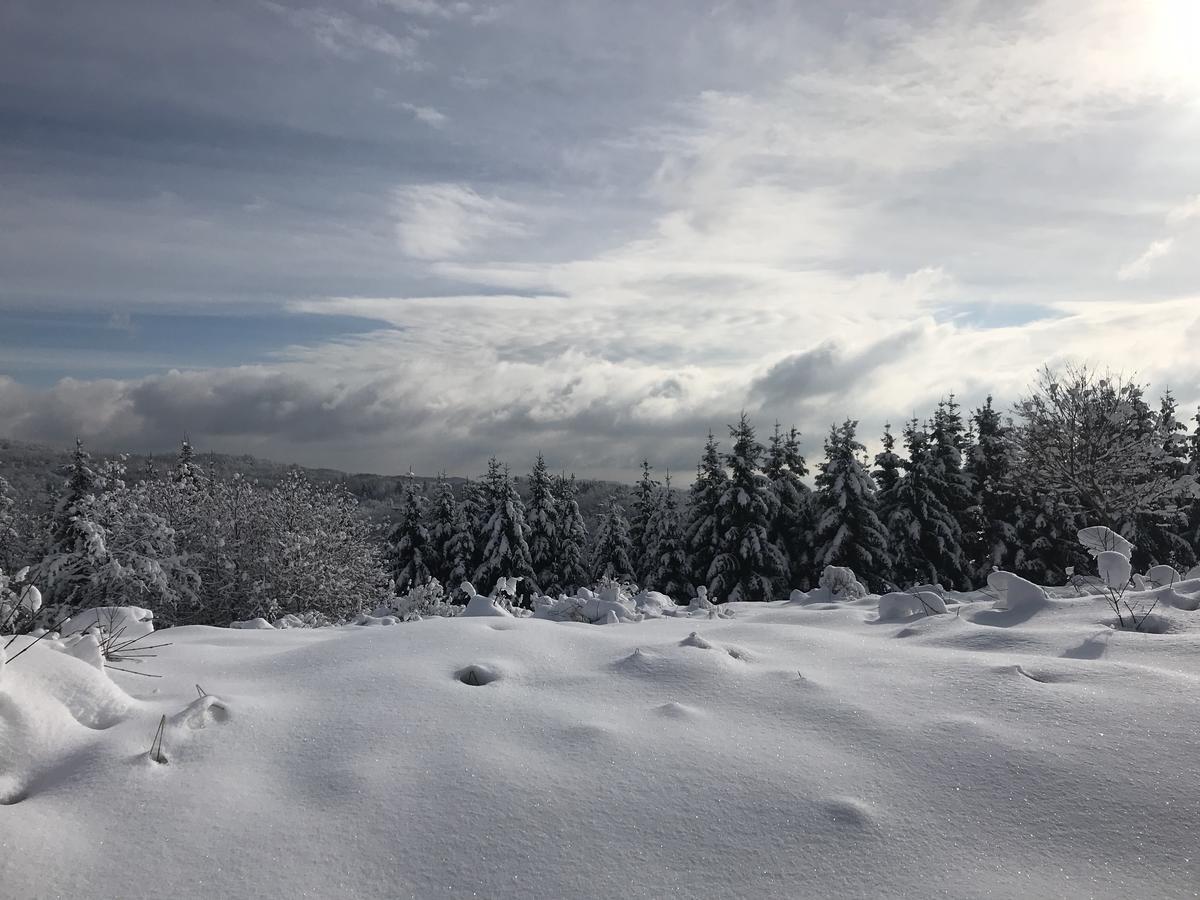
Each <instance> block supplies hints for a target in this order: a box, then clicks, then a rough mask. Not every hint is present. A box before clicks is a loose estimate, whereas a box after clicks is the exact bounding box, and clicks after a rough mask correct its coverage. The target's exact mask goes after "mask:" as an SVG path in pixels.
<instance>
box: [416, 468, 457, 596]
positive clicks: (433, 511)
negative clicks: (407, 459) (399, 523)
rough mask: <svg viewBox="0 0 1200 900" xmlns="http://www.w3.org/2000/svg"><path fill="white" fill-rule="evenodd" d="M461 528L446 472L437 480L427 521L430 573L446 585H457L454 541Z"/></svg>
mask: <svg viewBox="0 0 1200 900" xmlns="http://www.w3.org/2000/svg"><path fill="white" fill-rule="evenodd" d="M459 525H460V516H459V504H458V500H457V499H456V498H455V496H454V485H452V484H451V483H450V482H449V481H448V480H447V479H446V475H445V473H444V472H443V473H442V474H440V475H439V476H438V480H437V485H436V487H434V490H433V499H432V501H431V502H430V504H429V509H428V519H427V521H426V530H427V531H428V532H429V549H428V551H427V552H426V554H425V558H426V563H427V565H428V566H429V571H430V572H431V573H432V574H433V577H434V578H435V579H436V580H438V581H440V582H442V583H443V584H451V585H452V584H456V583H457V582H454V581H451V580H450V578H451V570H452V569H453V568H454V549H453V548H454V538H455V536H456V535H457V534H458V531H459ZM459 580H460V581H461V580H462V579H461V578H460V579H459Z"/></svg>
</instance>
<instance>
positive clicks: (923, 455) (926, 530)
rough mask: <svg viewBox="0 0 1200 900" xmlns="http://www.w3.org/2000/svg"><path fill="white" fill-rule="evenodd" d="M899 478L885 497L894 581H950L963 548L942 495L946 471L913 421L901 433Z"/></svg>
mask: <svg viewBox="0 0 1200 900" xmlns="http://www.w3.org/2000/svg"><path fill="white" fill-rule="evenodd" d="M904 445H905V451H906V453H907V456H908V458H907V460H905V462H904V475H903V476H902V477H901V478H900V480H899V481H898V482H896V485H895V486H894V487H893V488H892V490H891V492H890V494H889V495H888V497H887V501H888V517H887V519H886V525H887V528H888V536H889V547H890V551H891V556H892V572H893V580H894V581H895V582H896V583H897V585H899V586H900V587H911V586H913V585H915V584H925V583H933V582H941V583H949V585H950V586H955V587H956V586H957V585H956V584H955V582H954V580H953V578H954V576H956V575H957V574H958V566H959V562H958V561H959V560H961V557H962V548H961V547H960V546H959V544H958V535H959V530H958V523H957V522H956V521H955V520H954V516H953V515H952V514H951V512H950V510H949V509H947V507H946V505H945V503H943V501H942V497H944V496H946V494H947V490H946V486H945V483H944V481H943V478H944V476H945V470H944V468H943V467H942V464H941V463H940V461H939V460H938V458H937V448H936V447H935V446H933V443H932V441H931V438H930V435H929V434H928V433H927V432H926V431H925V429H923V428H921V427H919V426H918V425H917V422H916V421H915V420H913V421H911V422H909V424H908V426H907V427H906V428H905V429H904Z"/></svg>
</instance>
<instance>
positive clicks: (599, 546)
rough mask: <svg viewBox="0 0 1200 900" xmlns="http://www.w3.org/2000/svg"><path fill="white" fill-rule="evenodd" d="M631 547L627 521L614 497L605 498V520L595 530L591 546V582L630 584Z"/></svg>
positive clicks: (631, 572) (614, 495)
mask: <svg viewBox="0 0 1200 900" xmlns="http://www.w3.org/2000/svg"><path fill="white" fill-rule="evenodd" d="M632 551H633V545H632V543H631V542H630V539H629V520H628V519H626V518H625V509H624V508H623V507H622V506H621V501H620V500H618V499H617V496H616V494H613V495H612V496H611V497H609V498H608V503H607V504H605V511H604V517H603V518H602V519H601V520H600V526H599V528H597V530H596V537H595V541H594V543H593V546H592V581H593V582H596V581H600V580H602V579H604V578H611V579H613V580H614V581H622V582H625V581H633V580H634V574H633V559H632V556H633V553H632Z"/></svg>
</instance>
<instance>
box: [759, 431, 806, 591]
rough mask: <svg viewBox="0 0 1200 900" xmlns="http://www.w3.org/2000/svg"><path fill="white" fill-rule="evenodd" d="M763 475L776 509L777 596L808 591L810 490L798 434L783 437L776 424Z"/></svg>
mask: <svg viewBox="0 0 1200 900" xmlns="http://www.w3.org/2000/svg"><path fill="white" fill-rule="evenodd" d="M763 472H764V474H765V475H766V476H767V479H768V481H770V483H771V490H772V492H773V493H774V495H775V502H776V509H775V515H774V517H773V518H772V520H771V525H770V529H769V531H770V535H771V542H772V543H773V544H774V545H775V546H776V547H778V548H779V550H780V552H781V553H782V554H783V561H784V566H785V568H784V573H783V575H782V577H781V578H780V579H779V580H778V581H777V583H776V588H777V593H781V594H783V593H787V591H788V590H789V589H790V588H792V587H800V588H803V589H805V590H807V589H808V587H809V584H810V581H809V577H808V576H809V570H810V569H811V566H812V491H811V490H809V487H808V485H807V484H805V483H804V476H805V475H807V474H808V466H807V464H806V463H805V460H804V455H803V453H801V450H800V432H798V431H797V430H796V429H795V428H792V429H791V430H789V431H788V432H787V433H786V434H784V433H783V432H782V431H781V429H780V425H779V423H778V422H776V423H775V430H774V431H773V432H772V433H771V437H770V439H769V442H768V445H767V452H766V458H765V460H764V463H763Z"/></svg>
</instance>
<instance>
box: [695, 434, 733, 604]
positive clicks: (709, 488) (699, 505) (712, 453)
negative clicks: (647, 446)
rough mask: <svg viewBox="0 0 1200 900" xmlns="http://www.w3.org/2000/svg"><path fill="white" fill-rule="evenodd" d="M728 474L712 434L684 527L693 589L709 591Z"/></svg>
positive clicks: (698, 467) (718, 542)
mask: <svg viewBox="0 0 1200 900" xmlns="http://www.w3.org/2000/svg"><path fill="white" fill-rule="evenodd" d="M728 482H729V474H728V473H727V472H726V471H725V466H724V464H723V463H722V461H721V455H720V453H719V452H718V444H717V441H716V439H715V438H714V437H713V434H712V432H711V431H710V432H709V433H708V440H707V441H706V442H705V444H704V455H703V456H701V457H700V462H699V464H698V465H697V466H696V480H695V481H694V482H692V487H691V491H690V493H689V496H688V508H687V526H686V529H685V532H684V540H685V549H686V551H687V555H688V560H689V562H690V564H691V569H692V588H693V590H694V589H695V588H699V587H703V588H706V589H710V590H711V586H710V585H709V570H710V569H711V568H712V563H713V560H714V559H716V557H717V552H718V547H719V546H720V540H721V535H722V534H723V533H724V527H723V522H722V509H721V498H722V497H723V496H724V495H725V486H726V484H728Z"/></svg>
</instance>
